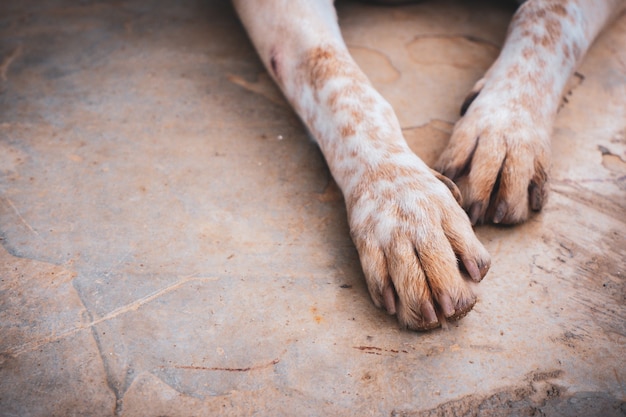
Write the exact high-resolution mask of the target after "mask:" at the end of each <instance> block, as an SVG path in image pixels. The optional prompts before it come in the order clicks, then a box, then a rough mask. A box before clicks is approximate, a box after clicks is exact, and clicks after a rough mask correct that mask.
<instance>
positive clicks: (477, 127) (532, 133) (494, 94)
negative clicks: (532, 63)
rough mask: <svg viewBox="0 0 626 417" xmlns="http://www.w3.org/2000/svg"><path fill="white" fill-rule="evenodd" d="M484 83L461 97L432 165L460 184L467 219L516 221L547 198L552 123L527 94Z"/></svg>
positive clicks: (525, 216) (497, 221)
mask: <svg viewBox="0 0 626 417" xmlns="http://www.w3.org/2000/svg"><path fill="white" fill-rule="evenodd" d="M484 84H485V82H484V80H481V81H479V82H478V83H477V84H476V86H475V87H474V89H473V90H472V92H471V93H470V94H469V95H468V97H467V99H466V100H465V103H464V104H463V106H462V108H461V113H462V115H463V117H462V118H461V119H460V120H459V121H458V122H457V124H456V125H455V127H454V130H453V132H452V137H451V139H450V143H449V144H448V146H447V148H446V150H445V151H444V152H443V153H442V155H441V157H440V158H439V161H438V162H437V164H436V169H437V170H438V171H439V172H441V173H442V174H444V175H445V176H446V177H448V178H450V179H452V180H453V181H454V182H455V183H456V184H457V185H458V187H459V188H460V190H461V194H462V196H463V208H464V209H465V210H466V211H467V213H468V214H469V216H470V219H471V222H472V224H477V223H483V222H493V223H502V224H514V223H520V222H523V221H525V220H526V219H527V218H528V216H529V213H530V212H531V211H539V210H541V208H542V207H543V205H544V203H545V200H546V197H547V170H548V167H549V163H550V144H549V140H550V130H551V129H550V126H551V125H550V123H549V122H547V116H544V115H541V114H538V113H539V112H538V110H537V108H538V107H540V106H539V105H538V104H537V103H535V102H534V101H533V100H532V99H530V98H526V100H524V99H520V98H518V97H511V96H510V95H511V94H510V92H507V91H493V90H492V91H485V89H483V90H482V91H481V89H482V88H483V86H484ZM522 97H523V96H522Z"/></svg>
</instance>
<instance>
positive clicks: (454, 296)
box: [234, 0, 490, 330]
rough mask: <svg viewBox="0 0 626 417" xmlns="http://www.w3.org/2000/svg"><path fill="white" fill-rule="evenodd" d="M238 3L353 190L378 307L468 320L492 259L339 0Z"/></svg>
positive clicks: (409, 317) (425, 323)
mask: <svg viewBox="0 0 626 417" xmlns="http://www.w3.org/2000/svg"><path fill="white" fill-rule="evenodd" d="M234 4H235V8H236V10H237V12H238V14H239V16H240V18H241V20H242V22H243V24H244V26H245V27H246V29H247V31H248V34H249V35H250V38H251V39H252V41H253V43H254V45H255V47H256V49H257V51H258V52H259V55H260V56H261V59H262V60H263V62H264V64H265V66H266V67H267V68H268V71H269V72H270V74H271V75H272V77H273V78H274V79H275V81H276V82H277V84H278V85H279V86H280V88H281V89H282V91H283V93H284V94H285V96H286V97H287V99H288V100H289V102H290V103H291V104H292V106H293V108H294V109H295V111H296V112H297V113H298V115H299V116H300V117H301V119H302V120H303V121H304V123H305V124H306V126H307V127H308V129H309V130H310V132H311V133H312V134H313V136H314V137H315V138H316V140H317V142H318V144H319V146H320V148H321V150H322V152H323V154H324V157H325V158H326V161H327V163H328V166H329V167H330V170H331V172H332V175H333V177H334V178H335V180H336V182H337V184H338V185H339V187H340V188H341V190H342V192H343V195H344V198H345V201H346V205H347V211H348V221H349V224H350V231H351V236H352V239H353V241H354V243H355V245H356V247H357V249H358V252H359V256H360V260H361V265H362V267H363V271H364V273H365V278H366V280H367V286H368V289H369V292H370V295H371V297H372V299H373V301H374V303H375V304H376V305H377V306H379V307H384V308H385V309H386V310H387V311H388V312H389V313H390V314H397V317H398V320H399V322H400V324H401V325H402V326H406V327H408V328H411V329H417V330H427V329H431V328H434V327H438V326H440V324H441V322H442V320H443V318H444V317H446V318H448V319H452V320H454V319H458V318H460V317H462V316H464V315H465V314H466V313H467V312H468V311H469V310H471V309H472V307H473V305H474V303H475V300H476V299H475V296H474V294H473V293H472V290H471V288H470V286H469V285H468V282H467V281H468V280H474V281H480V280H481V279H482V278H483V276H484V275H485V274H486V272H487V270H488V268H489V265H490V258H489V255H488V253H487V252H486V251H485V249H484V248H483V246H482V245H481V244H480V243H479V241H478V240H477V239H476V237H475V235H474V233H473V231H472V228H471V225H470V222H469V219H468V217H467V215H466V214H465V212H463V210H462V209H461V207H460V206H459V205H458V204H457V202H456V200H455V198H454V196H453V194H452V193H451V192H450V190H449V188H448V185H447V184H445V183H444V182H442V181H440V180H439V179H437V177H436V176H435V175H434V174H433V172H432V171H431V170H430V169H429V168H428V167H427V166H426V165H425V164H424V163H423V162H422V161H421V160H420V159H419V158H418V157H417V156H416V155H415V154H414V153H412V152H411V150H410V149H409V148H408V146H407V144H406V142H405V141H404V138H403V137H402V132H401V129H400V125H399V123H398V120H397V118H396V116H395V114H394V112H393V110H392V108H391V106H390V105H389V104H388V103H387V102H386V101H385V100H384V99H383V98H382V97H381V96H380V94H378V93H377V92H376V90H374V88H373V87H372V85H371V84H370V82H369V81H368V79H367V78H366V76H365V75H364V74H363V72H362V71H361V70H360V69H359V68H358V66H357V65H356V64H355V62H354V61H353V59H352V58H351V57H350V55H349V53H348V50H347V48H346V45H345V43H344V41H343V39H342V37H341V34H340V31H339V27H338V25H337V17H336V13H335V10H334V7H333V5H332V1H311V0H274V1H269V0H264V1H258V0H257V1H246V0H236V1H234ZM448 183H449V182H448ZM450 184H451V183H450ZM452 186H454V185H453V184H452Z"/></svg>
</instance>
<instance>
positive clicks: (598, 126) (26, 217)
mask: <svg viewBox="0 0 626 417" xmlns="http://www.w3.org/2000/svg"><path fill="white" fill-rule="evenodd" d="M338 11H339V17H340V22H341V25H342V28H343V31H344V35H345V38H346V42H347V44H348V45H349V47H350V50H351V51H352V53H353V54H354V56H355V58H356V60H357V61H358V62H359V63H360V64H361V65H362V67H363V69H364V71H365V72H366V73H367V74H368V76H369V77H370V78H371V80H372V81H373V83H374V84H375V85H376V87H377V88H378V89H379V91H380V92H381V93H382V94H383V95H384V96H385V97H386V98H387V99H388V100H389V101H390V102H391V103H392V104H393V106H394V107H395V109H396V111H397V114H398V116H399V118H400V121H401V124H402V127H403V131H404V133H405V136H406V139H407V141H409V143H410V145H411V147H412V148H413V149H414V150H415V152H416V153H418V154H419V155H420V156H421V157H422V158H423V159H424V160H425V161H426V162H428V163H433V162H434V161H435V159H436V157H437V155H438V154H439V153H440V152H441V150H442V149H443V147H444V146H445V144H446V142H447V140H448V138H449V135H450V131H451V128H452V126H453V124H454V122H455V121H456V120H457V118H458V109H459V105H460V103H461V101H462V100H463V98H464V96H465V94H466V93H467V91H468V90H469V88H470V87H471V86H472V85H473V83H474V82H475V81H476V80H477V79H478V78H480V76H481V75H482V74H483V72H484V71H485V69H486V68H487V67H488V66H489V64H490V63H491V62H492V61H493V59H494V58H495V57H496V55H497V53H498V50H499V48H500V46H501V44H502V41H503V38H504V35H505V33H506V27H507V24H508V21H509V19H510V17H511V15H512V13H513V9H512V8H511V7H509V6H507V5H506V2H501V1H494V2H485V1H477V2H467V1H463V0H458V1H453V0H443V1H433V2H425V3H420V4H416V5H408V6H400V7H388V8H385V7H377V6H371V5H367V4H361V3H353V2H340V3H339V4H338ZM553 153H554V163H553V168H552V183H551V196H550V200H549V202H548V204H547V206H546V207H545V209H544V210H543V212H542V213H540V214H539V215H537V216H534V217H533V218H532V219H531V220H530V221H529V222H528V223H526V224H524V225H522V226H519V227H514V228H510V227H491V226H481V227H478V228H477V234H478V236H479V238H480V239H481V241H482V242H484V244H485V245H486V247H487V249H488V250H489V251H490V252H491V254H492V257H493V266H492V268H491V271H490V272H489V274H488V275H487V277H486V279H485V280H484V282H483V283H481V284H480V285H479V286H478V287H477V292H478V293H479V302H478V304H477V305H476V307H475V309H474V311H473V312H472V313H470V314H469V315H468V316H467V317H466V318H465V319H463V320H462V321H460V322H458V323H455V324H453V325H450V326H449V327H448V328H447V329H443V330H437V331H432V332H429V333H416V332H410V331H405V330H402V329H400V328H399V326H398V325H397V323H396V321H395V319H394V317H390V316H387V315H386V314H385V313H383V312H382V311H380V310H378V309H376V308H375V307H374V306H373V304H372V302H371V301H370V299H369V296H368V293H367V289H366V287H365V284H364V281H363V277H362V273H361V270H360V266H359V262H358V257H357V254H356V251H355V249H354V247H353V244H352V242H351V241H350V237H349V233H348V228H347V224H346V213H345V209H344V208H343V201H342V197H341V195H340V193H339V192H338V191H337V189H336V186H335V185H334V183H333V182H332V180H331V178H330V175H329V172H328V169H327V167H326V165H325V163H324V161H323V158H322V156H321V154H320V152H319V150H318V148H317V147H316V145H315V144H314V143H313V142H312V141H310V140H309V139H308V137H307V133H306V131H305V129H304V128H303V127H302V125H301V123H300V122H299V120H298V118H297V117H296V116H295V115H294V113H293V112H292V111H291V110H290V108H289V107H288V106H287V105H286V103H285V101H284V99H283V98H282V96H281V94H280V93H279V91H278V90H277V89H276V88H275V87H274V85H273V84H272V82H271V81H270V79H269V78H268V76H267V75H266V73H265V71H264V69H263V67H262V65H261V64H260V61H259V59H258V58H257V56H256V54H255V52H254V50H253V49H252V47H251V45H250V42H249V41H248V39H247V37H246V34H245V33H244V31H243V29H242V27H241V25H240V24H239V22H238V20H237V18H236V16H235V14H234V12H233V10H232V7H231V6H230V5H229V3H228V2H226V1H219V0H203V1H196V0H181V1H166V0H154V1H140V0H119V1H112V0H107V1H80V2H78V1H70V0H43V1H36V0H26V1H12V2H10V1H5V2H2V3H0V243H1V245H0V416H3V417H4V416H20V417H22V416H128V417H130V416H172V417H175V416H213V415H236V416H246V415H255V416H279V415H285V416H369V415H372V416H509V415H512V416H527V415H528V416H531V415H534V416H570V415H571V416H609V417H611V416H624V415H626V405H625V404H626V403H625V401H626V16H622V17H621V18H619V19H618V20H617V21H616V22H615V23H614V24H613V25H612V26H611V27H610V28H609V29H607V30H606V31H605V32H604V33H603V34H602V35H601V37H600V38H599V39H598V41H597V42H596V44H595V45H594V46H593V48H592V49H591V51H590V53H589V55H588V56H587V58H586V59H585V61H584V62H583V64H582V66H581V67H580V69H579V70H578V73H577V74H576V76H575V77H573V78H572V83H571V85H570V88H569V89H568V92H567V95H566V97H565V99H564V104H563V107H562V108H561V110H560V113H559V115H558V119H557V122H556V128H555V131H554V137H553Z"/></svg>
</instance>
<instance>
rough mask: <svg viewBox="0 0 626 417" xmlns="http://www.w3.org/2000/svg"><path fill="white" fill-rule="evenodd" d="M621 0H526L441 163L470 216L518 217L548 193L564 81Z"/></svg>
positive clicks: (506, 220)
mask: <svg viewBox="0 0 626 417" xmlns="http://www.w3.org/2000/svg"><path fill="white" fill-rule="evenodd" d="M625 3H626V2H624V1H623V0H567V1H566V0H528V1H527V2H526V3H524V4H523V5H522V6H521V7H520V8H519V10H518V11H517V13H516V14H515V16H514V17H513V20H512V22H511V26H510V27H509V33H508V36H507V39H506V42H505V45H504V47H503V49H502V52H501V53H500V56H499V57H498V59H497V60H496V62H495V63H494V64H493V66H492V67H491V68H490V69H489V70H488V71H487V73H486V75H485V76H484V78H483V79H481V80H480V81H478V82H477V83H476V85H475V86H474V89H473V90H472V92H471V93H470V94H469V95H468V99H467V100H466V102H465V103H464V104H463V106H462V113H464V115H463V117H462V118H461V119H460V120H459V121H458V122H457V124H456V126H455V127H454V131H453V133H452V137H451V139H450V143H449V145H448V147H447V149H446V150H445V151H444V152H443V154H442V155H441V157H440V159H439V161H438V162H437V164H436V168H437V170H438V171H440V172H441V173H443V174H444V175H446V176H447V177H449V178H451V179H452V180H454V181H455V182H456V183H457V185H458V186H459V188H460V189H461V193H462V194H463V201H464V208H465V209H466V210H467V212H468V213H469V215H470V218H471V221H472V223H474V224H476V223H481V222H483V221H492V222H494V223H507V224H511V223H518V222H521V221H524V220H526V219H527V218H528V215H529V212H530V211H531V210H532V211H539V210H540V209H541V208H542V206H543V205H544V202H545V200H546V196H547V184H546V183H547V177H548V175H547V173H548V170H549V165H550V135H551V133H552V125H553V121H554V118H555V116H556V112H557V110H558V107H559V104H560V102H561V97H562V93H563V89H564V87H565V85H566V83H567V80H568V79H569V77H570V76H571V75H572V73H573V72H574V70H575V68H576V65H577V64H578V63H579V62H580V60H581V59H582V57H583V56H584V54H585V52H586V51H587V49H588V48H589V46H590V45H591V43H592V42H593V40H594V39H595V37H596V35H597V34H598V32H600V30H601V29H602V28H603V27H604V26H605V25H606V23H607V21H608V20H609V19H610V17H611V15H615V14H616V12H617V9H618V8H620V7H624V4H625Z"/></svg>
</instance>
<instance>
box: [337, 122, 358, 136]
mask: <svg viewBox="0 0 626 417" xmlns="http://www.w3.org/2000/svg"><path fill="white" fill-rule="evenodd" d="M339 133H340V134H341V137H342V138H344V139H345V138H347V137H348V136H354V134H355V133H356V130H355V129H354V126H353V125H343V126H341V127H340V128H339Z"/></svg>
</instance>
